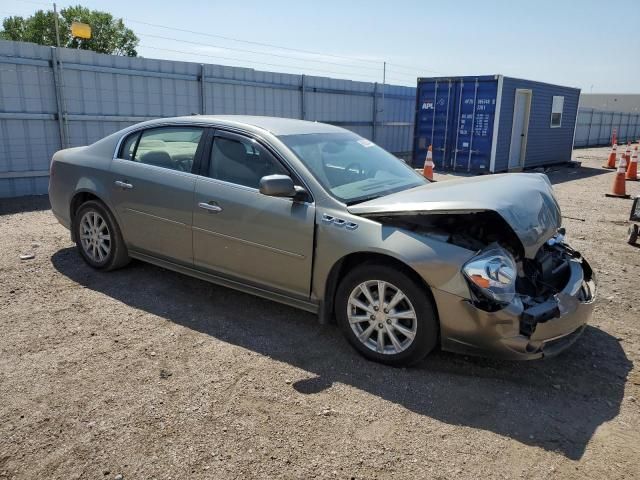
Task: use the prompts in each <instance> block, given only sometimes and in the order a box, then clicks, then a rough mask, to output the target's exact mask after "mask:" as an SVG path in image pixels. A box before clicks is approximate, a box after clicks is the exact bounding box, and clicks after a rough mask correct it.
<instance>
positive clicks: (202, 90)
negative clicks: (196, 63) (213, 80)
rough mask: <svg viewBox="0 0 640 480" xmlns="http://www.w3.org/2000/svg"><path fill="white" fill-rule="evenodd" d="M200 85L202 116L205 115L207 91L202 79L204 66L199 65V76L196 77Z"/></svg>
mask: <svg viewBox="0 0 640 480" xmlns="http://www.w3.org/2000/svg"><path fill="white" fill-rule="evenodd" d="M198 81H199V83H200V113H201V114H202V115H206V114H207V91H206V88H205V83H204V82H205V78H204V64H203V63H201V64H200V76H199V77H198Z"/></svg>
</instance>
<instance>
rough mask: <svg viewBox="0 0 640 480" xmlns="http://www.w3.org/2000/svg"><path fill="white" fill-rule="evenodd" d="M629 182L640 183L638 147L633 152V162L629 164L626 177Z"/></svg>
mask: <svg viewBox="0 0 640 480" xmlns="http://www.w3.org/2000/svg"><path fill="white" fill-rule="evenodd" d="M625 178H626V179H627V180H632V181H635V182H637V181H638V147H637V146H636V148H635V149H634V150H633V155H632V156H631V162H630V163H629V168H628V169H627V175H626V177H625Z"/></svg>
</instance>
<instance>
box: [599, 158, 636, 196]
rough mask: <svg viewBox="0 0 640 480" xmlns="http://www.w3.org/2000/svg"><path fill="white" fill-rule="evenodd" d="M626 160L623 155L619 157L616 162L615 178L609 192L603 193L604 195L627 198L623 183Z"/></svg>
mask: <svg viewBox="0 0 640 480" xmlns="http://www.w3.org/2000/svg"><path fill="white" fill-rule="evenodd" d="M626 166H627V162H626V161H625V159H624V155H623V156H621V157H620V161H619V162H618V170H617V171H616V178H614V179H613V186H612V187H611V193H605V194H604V195H605V197H617V198H629V197H630V195H627V191H626V190H625V185H624V175H625V169H626Z"/></svg>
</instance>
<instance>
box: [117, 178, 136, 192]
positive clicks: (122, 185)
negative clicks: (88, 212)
mask: <svg viewBox="0 0 640 480" xmlns="http://www.w3.org/2000/svg"><path fill="white" fill-rule="evenodd" d="M113 183H114V184H115V185H116V187H120V188H122V189H124V190H131V189H132V188H133V185H131V184H130V183H127V182H123V181H122V180H116V181H115V182H113Z"/></svg>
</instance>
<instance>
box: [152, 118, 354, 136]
mask: <svg viewBox="0 0 640 480" xmlns="http://www.w3.org/2000/svg"><path fill="white" fill-rule="evenodd" d="M195 122H197V123H210V124H211V125H212V126H216V125H217V126H230V127H242V126H245V127H246V126H251V127H254V128H258V129H261V130H266V131H267V132H270V133H271V134H273V135H275V136H283V135H304V134H310V133H344V132H345V130H344V129H342V128H340V127H336V126H333V125H329V124H327V123H319V122H310V121H307V120H297V119H294V118H280V117H262V116H257V115H190V116H185V117H173V118H159V119H157V120H151V121H149V122H145V124H146V125H148V126H153V125H154V124H156V123H160V124H166V123H195Z"/></svg>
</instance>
